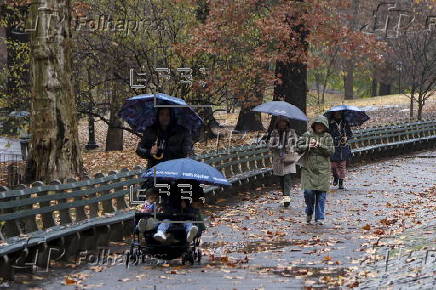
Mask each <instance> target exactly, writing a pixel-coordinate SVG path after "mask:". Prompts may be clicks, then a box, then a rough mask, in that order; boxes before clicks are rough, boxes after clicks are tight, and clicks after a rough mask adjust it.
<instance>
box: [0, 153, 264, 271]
mask: <svg viewBox="0 0 436 290" xmlns="http://www.w3.org/2000/svg"><path fill="white" fill-rule="evenodd" d="M230 152H232V153H230V154H229V153H228V152H227V153H226V152H224V151H221V152H215V153H213V154H205V155H200V156H196V157H195V159H197V160H200V161H204V162H206V163H209V164H211V165H212V166H214V167H216V168H218V169H219V170H221V171H222V172H223V174H224V175H225V176H226V177H227V178H228V179H229V181H230V182H231V183H232V184H235V185H236V186H239V185H243V184H248V183H249V184H250V185H254V184H255V183H256V184H257V181H261V180H262V178H263V177H265V176H267V175H268V174H270V173H271V168H270V167H271V154H270V152H269V151H268V149H267V148H266V147H265V146H264V145H252V146H244V147H243V148H231V149H230ZM142 172H144V168H141V167H136V168H135V169H134V170H128V169H123V170H121V171H120V172H116V171H111V172H109V174H108V175H105V174H102V173H98V174H96V175H95V176H94V179H87V180H80V181H77V180H67V183H65V184H62V183H60V182H59V181H53V182H51V183H50V184H48V185H46V184H43V183H42V182H39V181H38V182H35V183H33V184H32V185H31V186H30V187H26V186H24V185H21V186H20V187H19V188H17V189H14V190H8V188H5V187H2V188H0V191H1V192H0V221H1V222H2V223H3V225H2V231H1V232H2V236H0V238H2V239H3V241H2V242H3V244H0V269H1V270H0V271H3V273H2V276H4V277H11V275H12V273H11V270H13V269H14V268H23V267H24V265H26V263H28V262H29V260H30V261H36V263H35V264H36V265H38V266H41V267H45V263H47V257H48V256H49V255H50V249H53V248H56V249H62V253H54V254H56V255H58V256H59V255H60V256H62V257H63V258H67V259H69V258H71V257H74V255H77V253H78V252H79V251H83V250H92V249H96V248H97V247H99V246H100V247H101V246H104V245H106V244H107V243H108V242H109V241H119V240H122V239H123V236H126V235H130V234H131V232H132V219H133V216H134V211H133V210H131V209H130V208H129V206H128V203H129V193H130V191H131V190H132V188H131V187H134V188H138V187H139V186H140V185H141V183H142V182H143V181H144V179H142V178H140V174H141V173H142ZM221 190H222V188H220V187H217V186H209V187H206V189H205V192H206V196H207V197H209V198H213V196H214V195H215V193H216V192H218V191H221ZM52 254H53V253H52ZM52 258H53V256H52Z"/></svg>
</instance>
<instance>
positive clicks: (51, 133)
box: [26, 0, 83, 182]
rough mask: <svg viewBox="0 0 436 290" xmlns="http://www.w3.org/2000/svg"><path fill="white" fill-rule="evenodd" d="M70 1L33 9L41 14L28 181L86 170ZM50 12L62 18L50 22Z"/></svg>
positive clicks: (43, 0)
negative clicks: (78, 114) (73, 67)
mask: <svg viewBox="0 0 436 290" xmlns="http://www.w3.org/2000/svg"><path fill="white" fill-rule="evenodd" d="M70 4H71V3H70V1H69V0H39V1H34V2H33V5H32V7H31V17H32V18H31V19H37V15H38V16H39V17H38V26H37V29H36V31H34V32H33V33H32V42H31V49H32V53H31V55H32V57H33V59H32V81H33V82H32V85H33V92H32V122H31V133H32V141H31V152H30V158H29V164H28V168H27V172H26V177H27V181H28V182H30V181H31V180H42V181H44V182H49V181H51V180H53V179H61V180H64V179H65V178H68V177H77V176H80V175H81V173H82V170H83V165H82V157H81V154H80V147H79V138H78V132H77V119H76V104H75V97H74V93H73V88H72V84H71V31H70V27H71V26H70V24H71V5H70ZM49 15H51V16H53V15H58V17H51V21H49V19H50V16H49ZM33 23H34V21H33ZM48 25H50V27H48Z"/></svg>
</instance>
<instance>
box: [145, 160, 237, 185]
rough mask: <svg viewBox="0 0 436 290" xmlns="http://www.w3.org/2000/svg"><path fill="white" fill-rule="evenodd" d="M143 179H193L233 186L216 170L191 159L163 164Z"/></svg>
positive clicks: (205, 182)
mask: <svg viewBox="0 0 436 290" xmlns="http://www.w3.org/2000/svg"><path fill="white" fill-rule="evenodd" d="M141 177H142V178H154V177H156V178H161V179H169V180H177V179H191V180H197V181H198V182H200V183H202V184H209V185H231V183H230V182H228V181H227V179H226V178H225V177H224V175H223V174H222V173H221V172H219V171H218V170H217V169H216V168H213V167H212V166H210V165H208V164H206V163H203V162H199V161H196V160H193V159H190V158H179V159H173V160H169V161H164V162H161V163H159V164H157V165H156V166H154V167H152V168H150V169H148V170H147V171H146V172H144V173H143V174H142V175H141Z"/></svg>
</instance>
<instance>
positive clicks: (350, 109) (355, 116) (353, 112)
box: [324, 105, 369, 126]
mask: <svg viewBox="0 0 436 290" xmlns="http://www.w3.org/2000/svg"><path fill="white" fill-rule="evenodd" d="M333 112H342V114H343V118H344V120H345V121H346V122H347V123H348V124H349V125H350V126H360V125H362V124H363V123H365V122H366V121H368V120H369V117H368V115H367V114H366V113H365V111H363V110H362V109H359V108H358V107H356V106H351V105H339V106H334V107H332V108H331V109H330V110H328V111H327V112H325V113H324V116H325V117H326V118H327V119H329V120H331V119H332V118H333Z"/></svg>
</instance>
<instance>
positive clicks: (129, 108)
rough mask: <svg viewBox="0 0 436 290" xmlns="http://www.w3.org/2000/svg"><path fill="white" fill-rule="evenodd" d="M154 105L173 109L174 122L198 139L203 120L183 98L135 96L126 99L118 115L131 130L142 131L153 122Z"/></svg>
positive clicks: (155, 115) (155, 95) (155, 116)
mask: <svg viewBox="0 0 436 290" xmlns="http://www.w3.org/2000/svg"><path fill="white" fill-rule="evenodd" d="M156 105H157V106H165V107H170V108H171V109H172V110H173V111H174V116H175V119H176V123H177V124H178V125H180V126H182V127H184V128H186V129H187V130H188V131H190V132H191V135H192V138H193V140H198V138H199V136H200V129H201V127H202V126H203V124H204V123H203V120H202V119H201V118H200V116H198V115H197V113H196V112H195V111H194V110H193V109H192V108H191V107H189V105H188V104H186V102H185V101H184V100H182V99H179V98H176V97H172V96H169V95H166V94H148V95H139V96H135V97H132V98H129V99H127V100H126V103H125V104H124V105H123V107H122V108H121V110H120V112H119V113H118V116H120V117H121V118H123V119H124V120H125V121H126V122H127V123H128V124H129V126H130V127H131V128H132V129H133V130H135V131H136V132H139V133H142V132H144V131H145V129H147V128H148V127H150V126H152V125H153V124H154V123H155V121H156V118H157V108H158V107H156Z"/></svg>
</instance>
